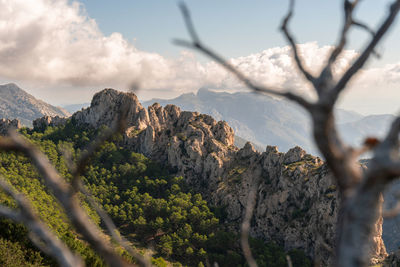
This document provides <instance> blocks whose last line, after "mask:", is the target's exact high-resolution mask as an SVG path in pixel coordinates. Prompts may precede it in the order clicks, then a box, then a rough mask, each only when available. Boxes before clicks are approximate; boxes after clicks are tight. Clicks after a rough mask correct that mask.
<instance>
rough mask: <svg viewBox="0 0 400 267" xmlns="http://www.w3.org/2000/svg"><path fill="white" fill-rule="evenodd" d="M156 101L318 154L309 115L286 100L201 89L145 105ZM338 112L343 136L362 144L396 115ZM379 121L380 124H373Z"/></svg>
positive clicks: (265, 141) (249, 136)
mask: <svg viewBox="0 0 400 267" xmlns="http://www.w3.org/2000/svg"><path fill="white" fill-rule="evenodd" d="M154 102H157V103H160V104H161V105H162V106H165V105H167V104H174V105H177V106H179V107H181V108H182V109H183V110H190V111H197V112H200V113H205V114H208V115H211V116H213V117H215V118H216V119H218V120H222V119H223V120H225V121H227V122H228V123H229V125H230V126H231V127H232V128H233V129H234V130H235V133H236V135H237V136H239V137H241V138H243V139H246V140H248V141H251V142H252V143H254V144H257V145H258V146H263V147H265V146H267V145H276V146H278V147H279V149H280V150H281V151H287V150H289V149H290V148H292V147H294V146H296V145H298V146H301V147H302V148H304V149H305V150H307V151H309V152H310V153H312V154H316V155H318V154H319V152H318V149H317V148H316V147H315V145H314V143H313V142H312V140H313V137H312V134H311V125H310V120H309V117H308V114H307V113H306V112H305V111H304V110H303V109H302V108H301V107H299V106H297V105H296V104H294V103H292V102H288V101H286V100H280V99H276V98H274V97H271V96H267V95H256V94H254V93H247V92H237V93H227V92H215V91H212V90H209V89H206V88H202V89H199V91H198V92H197V94H194V93H187V94H182V95H180V96H178V97H176V98H172V99H151V100H148V101H144V102H143V105H144V106H150V105H151V104H153V103H154ZM335 115H336V119H337V122H338V123H337V124H338V129H339V131H340V133H341V134H342V135H343V139H344V140H345V141H347V142H349V143H350V144H352V145H359V144H361V143H362V140H363V138H365V136H366V134H374V132H379V134H380V135H383V133H384V132H385V131H386V129H387V128H388V127H389V123H390V121H391V119H392V118H393V115H389V114H388V115H384V119H383V122H382V121H381V120H380V118H378V117H377V116H376V115H371V116H363V115H361V114H358V113H356V112H354V111H348V110H343V109H337V110H336V111H335ZM368 117H370V118H372V119H374V118H375V119H374V121H373V122H374V123H371V122H370V123H368V124H367V123H362V120H363V119H365V118H368ZM356 122H359V123H356ZM377 123H379V127H373V126H374V125H377ZM368 129H369V130H368ZM378 137H380V136H378Z"/></svg>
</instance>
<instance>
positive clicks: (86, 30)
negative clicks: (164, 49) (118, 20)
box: [0, 0, 400, 105]
mask: <svg viewBox="0 0 400 267" xmlns="http://www.w3.org/2000/svg"><path fill="white" fill-rule="evenodd" d="M331 49H332V47H331V46H319V45H318V44H317V43H316V42H310V43H305V44H300V45H299V50H300V54H301V55H302V57H303V58H304V59H305V65H306V67H307V68H308V69H310V71H311V72H313V73H318V72H319V71H320V69H321V66H322V65H323V64H324V62H325V61H324V59H325V60H326V58H327V55H328V53H329V51H330V50H331ZM356 55H357V53H356V52H355V51H353V50H346V51H345V52H344V53H343V55H342V56H341V58H340V59H339V61H338V63H337V64H336V65H335V73H336V74H337V73H340V72H342V71H343V70H344V69H346V68H347V67H348V64H349V62H351V60H352V59H353V58H354V57H355V56H356ZM229 61H230V62H231V63H232V64H233V65H235V66H236V67H238V68H239V69H240V70H241V71H242V72H243V73H245V74H246V75H248V76H249V77H251V78H253V79H254V80H255V81H257V82H258V83H260V84H265V85H269V86H274V87H278V88H294V89H295V90H298V91H299V92H302V93H306V94H308V93H309V92H310V91H309V90H308V89H309V85H308V84H307V83H306V82H305V80H304V78H303V77H302V75H300V74H299V72H298V71H297V68H296V67H295V64H294V62H293V59H292V53H291V49H290V48H289V47H288V46H285V47H275V48H270V49H266V50H264V51H262V52H259V53H255V54H251V55H249V56H244V57H239V58H233V59H230V60H229ZM0 80H8V81H13V82H17V83H19V82H21V83H23V84H33V85H34V87H36V88H47V89H46V90H47V91H49V90H50V89H49V88H52V87H53V88H54V87H57V88H60V92H57V93H58V94H60V95H62V93H63V92H61V91H62V90H65V88H89V87H90V88H96V90H99V89H101V88H103V87H114V88H118V89H124V88H127V87H128V86H129V84H131V83H132V82H133V81H140V82H141V87H142V88H144V89H148V90H146V93H145V95H146V97H150V96H151V92H152V91H153V92H155V91H157V94H158V96H162V97H167V96H176V95H177V94H180V93H184V92H190V91H192V92H194V91H196V90H197V89H198V88H200V87H211V88H214V89H221V90H240V89H241V88H243V85H242V84H241V83H240V82H238V80H237V79H235V78H234V77H233V76H232V75H231V74H229V73H227V72H226V71H225V70H224V69H223V68H221V67H220V66H219V65H217V64H216V63H214V62H208V63H200V62H199V61H198V60H197V59H196V57H195V56H194V54H193V53H192V52H188V51H183V52H182V53H181V56H180V57H179V58H177V59H167V58H165V57H163V56H161V55H159V54H156V53H148V52H145V51H140V50H138V49H136V48H135V47H134V45H133V44H131V43H129V42H128V41H127V40H126V39H124V37H123V36H122V35H121V34H120V33H113V34H111V35H109V36H105V35H104V34H103V33H102V32H101V31H100V30H99V28H98V26H97V24H96V22H95V20H93V19H91V18H90V17H89V16H88V15H87V14H86V12H85V10H84V8H83V6H82V5H81V4H79V3H78V2H73V3H71V4H70V3H69V2H68V1H67V0H0ZM399 82H400V64H395V65H388V66H386V67H384V68H374V69H368V70H364V71H363V72H362V73H361V74H360V75H359V76H358V78H357V83H353V84H354V85H353V86H352V87H353V90H354V92H352V93H350V94H349V100H347V101H350V102H351V101H353V102H354V103H356V102H357V101H359V102H360V99H363V98H362V97H363V96H362V95H363V94H365V92H366V91H368V92H372V94H371V95H374V96H376V94H377V92H378V91H379V90H381V89H380V88H386V87H389V91H390V92H392V91H393V94H394V95H395V96H396V95H397V96H398V95H399V93H398V91H399V90H397V89H398V86H397V84H399ZM61 88H64V89H61ZM92 91H93V89H92ZM92 91H91V92H92ZM82 95H84V94H82ZM86 95H88V94H86ZM153 96H154V95H153ZM392 99H393V98H392ZM78 101H81V100H76V101H75V102H78ZM360 103H361V104H365V103H366V102H362V101H361V102H360ZM361 104H360V105H361ZM393 105H394V104H393Z"/></svg>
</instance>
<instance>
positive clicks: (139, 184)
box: [0, 121, 311, 266]
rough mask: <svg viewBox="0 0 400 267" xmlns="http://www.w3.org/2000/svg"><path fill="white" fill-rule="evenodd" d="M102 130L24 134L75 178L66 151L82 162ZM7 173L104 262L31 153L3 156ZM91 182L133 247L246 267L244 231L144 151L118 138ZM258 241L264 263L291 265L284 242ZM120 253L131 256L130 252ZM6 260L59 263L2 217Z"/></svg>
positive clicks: (299, 260) (297, 259)
mask: <svg viewBox="0 0 400 267" xmlns="http://www.w3.org/2000/svg"><path fill="white" fill-rule="evenodd" d="M99 131H101V129H100V130H92V129H85V128H81V127H78V126H76V125H74V123H73V122H71V121H70V122H68V123H67V124H66V125H65V126H62V127H58V128H57V127H48V128H47V129H43V130H41V131H38V130H35V131H34V130H29V129H23V130H21V133H22V134H24V135H25V136H26V137H27V138H29V139H30V140H31V141H33V142H35V143H36V144H37V145H39V146H40V148H41V149H42V150H43V151H44V152H45V153H46V154H47V156H48V157H49V159H50V160H51V162H52V163H53V164H54V165H55V166H56V167H57V169H58V170H59V172H60V173H61V174H62V175H63V176H64V177H65V179H67V180H68V179H70V178H71V174H70V172H69V171H68V168H67V165H66V162H65V159H64V157H63V155H64V154H70V155H71V156H72V159H74V160H75V159H77V158H78V157H79V155H80V153H81V151H82V150H83V149H84V147H85V146H86V145H87V144H88V143H89V142H90V140H93V138H94V137H95V136H96V135H97V134H98V133H99ZM0 174H1V175H3V176H4V177H6V178H7V179H8V180H9V181H10V182H11V183H12V184H13V186H14V187H15V188H17V189H18V190H20V191H21V192H23V193H24V194H26V195H27V196H28V198H29V199H30V200H31V201H32V202H33V203H34V206H35V209H36V211H37V212H38V214H39V215H40V217H41V218H42V219H43V220H44V221H45V222H46V223H48V224H49V225H50V227H51V228H52V229H53V230H54V232H55V233H56V234H57V235H58V236H59V237H60V238H61V239H62V240H64V241H65V242H66V243H67V244H68V245H69V246H70V247H71V248H73V249H74V250H75V251H78V252H79V253H80V254H82V255H83V257H84V259H85V261H86V262H87V265H88V266H102V265H103V262H102V260H101V259H100V258H99V257H98V256H97V255H96V254H95V253H94V252H93V251H92V250H91V248H90V247H88V246H87V245H86V243H84V242H83V241H81V240H80V239H79V238H78V236H77V235H76V234H75V233H74V231H73V229H72V228H71V226H70V225H69V224H68V221H67V219H66V218H65V215H64V213H63V212H62V210H61V208H60V207H59V206H58V205H57V203H56V202H55V201H54V198H53V197H52V196H51V192H48V190H46V189H45V187H44V186H43V185H42V183H41V182H40V180H38V179H37V177H38V174H37V173H36V171H35V169H34V168H33V167H32V166H31V164H30V163H29V161H28V160H27V159H26V158H25V157H24V156H22V155H19V154H14V153H0ZM83 181H84V183H85V184H86V186H87V187H88V189H89V190H90V191H91V192H92V194H93V195H94V196H95V198H96V199H97V201H98V202H99V203H100V204H101V205H102V206H103V208H104V209H105V210H106V211H107V212H108V213H109V214H110V215H111V217H112V218H113V219H114V221H115V222H116V224H117V225H118V227H119V228H120V230H121V232H122V233H123V234H124V235H125V236H126V237H127V238H128V239H129V240H130V241H131V242H132V245H134V246H136V247H139V248H140V247H149V246H152V247H153V248H154V250H155V254H154V255H153V258H154V260H153V262H154V264H156V265H158V266H167V263H166V261H165V260H164V259H166V260H168V261H170V262H173V265H174V266H175V265H176V266H180V265H181V264H183V265H187V266H205V265H206V264H207V263H212V262H214V261H216V262H218V263H219V265H220V266H245V260H244V258H243V256H242V254H241V251H240V246H239V242H238V236H237V235H236V234H233V233H231V232H227V231H226V229H225V228H224V225H223V224H221V223H220V221H222V220H223V219H224V218H223V215H222V214H223V212H217V211H220V209H211V208H210V207H209V206H208V204H207V202H206V201H205V200H203V199H202V196H201V195H200V194H196V193H194V192H191V190H190V189H189V188H187V187H186V186H185V183H184V180H183V178H182V177H175V176H174V175H172V174H171V173H170V172H168V170H166V169H165V168H162V167H161V166H160V165H158V164H156V163H154V162H152V161H151V160H149V159H148V158H146V157H144V156H143V155H141V154H137V153H133V152H131V151H128V150H126V149H124V148H122V147H120V146H119V145H118V138H116V139H115V140H114V142H107V143H105V144H104V145H103V146H102V147H101V149H100V152H98V153H97V155H96V157H95V159H94V160H93V162H92V163H91V165H90V166H89V167H88V168H87V171H86V173H85V176H84V177H83ZM82 202H83V205H84V206H85V207H86V209H87V211H88V212H89V214H90V215H91V217H92V219H93V220H94V221H95V222H96V223H97V224H99V225H101V221H100V218H99V217H98V216H97V214H95V212H93V210H92V209H91V207H89V205H87V204H86V202H85V200H84V199H83V197H82ZM0 203H1V204H7V205H9V206H15V203H14V202H13V201H12V200H11V199H10V198H8V197H7V196H6V195H5V194H4V193H0ZM213 211H214V212H213ZM216 214H217V215H218V216H217V215H216ZM251 246H252V247H253V253H254V254H255V256H256V258H257V261H258V262H259V264H260V266H287V263H286V254H285V253H284V251H283V250H282V249H281V248H280V247H279V246H277V245H276V244H274V243H268V244H265V243H263V242H261V241H259V240H251ZM120 253H121V254H125V253H124V252H123V251H122V250H121V251H120ZM289 254H290V255H291V258H292V261H293V262H294V265H295V266H311V263H310V261H309V260H308V259H307V258H306V257H305V256H304V254H303V253H302V252H300V251H291V252H289ZM126 257H127V258H128V259H129V257H128V256H126ZM0 265H1V266H44V265H50V266H52V265H55V262H54V261H53V260H52V259H49V258H48V257H46V256H45V255H44V254H43V253H41V252H39V251H38V250H37V249H36V248H35V247H34V246H33V245H32V243H31V242H30V241H29V239H28V237H27V230H26V229H25V227H24V226H22V225H18V224H14V223H12V222H10V221H8V220H5V219H2V220H0Z"/></svg>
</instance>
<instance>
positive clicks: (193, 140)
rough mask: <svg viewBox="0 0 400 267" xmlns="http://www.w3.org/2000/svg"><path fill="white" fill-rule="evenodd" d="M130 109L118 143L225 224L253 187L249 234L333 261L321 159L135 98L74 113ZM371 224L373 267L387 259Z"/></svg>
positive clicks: (332, 210)
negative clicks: (194, 195)
mask: <svg viewBox="0 0 400 267" xmlns="http://www.w3.org/2000/svg"><path fill="white" fill-rule="evenodd" d="M124 103H125V104H126V103H128V104H129V105H130V110H129V119H128V129H127V131H126V133H125V137H124V144H125V146H126V147H128V148H130V149H132V150H133V151H135V152H139V153H143V154H145V155H147V156H149V157H150V158H152V159H153V160H156V161H159V162H161V163H163V164H166V165H169V166H170V167H172V168H174V169H176V170H177V172H178V174H181V175H183V176H184V177H185V179H186V181H187V182H188V183H189V184H190V185H191V186H192V188H193V189H194V190H196V191H198V192H202V193H203V196H204V197H205V198H206V199H207V200H208V201H209V202H211V204H212V205H215V206H220V207H224V208H225V210H226V214H227V216H226V218H224V220H225V222H226V223H227V224H229V225H233V226H234V227H236V228H237V229H239V225H240V222H241V221H242V219H243V214H244V211H245V210H244V207H245V206H246V203H247V198H248V195H249V190H250V188H251V185H252V184H254V183H257V184H258V189H257V203H256V207H255V211H254V222H253V224H252V229H251V234H252V235H253V236H257V237H260V238H263V239H265V240H274V241H276V242H278V243H279V244H280V245H282V246H284V248H285V249H288V250H289V249H294V248H297V249H302V250H304V251H305V252H306V253H307V255H309V256H311V257H313V258H314V259H316V260H318V261H320V262H321V263H322V265H324V266H326V265H331V264H332V263H333V258H332V253H331V250H332V249H333V246H334V239H335V229H336V221H337V210H338V203H339V195H338V192H337V190H336V185H335V184H334V182H333V179H332V177H331V175H330V174H329V171H328V169H327V167H326V165H325V164H324V162H323V161H322V160H320V159H319V158H317V157H313V156H311V155H309V154H307V153H306V152H305V151H304V150H303V149H301V148H300V147H294V148H292V149H290V150H289V151H288V152H287V153H281V152H279V151H278V149H277V147H274V146H268V147H267V148H266V150H265V152H263V153H258V152H257V151H255V149H254V147H253V145H252V144H251V143H246V145H245V146H244V147H243V148H242V149H240V150H239V149H238V148H237V147H235V146H234V145H233V143H234V132H233V130H232V128H231V127H229V125H228V124H227V123H226V122H223V121H220V122H217V121H216V120H214V119H213V118H212V117H211V116H208V115H204V114H199V113H197V112H187V111H181V110H180V108H179V107H177V106H174V105H167V106H165V107H162V106H160V105H159V104H157V103H155V104H153V105H151V106H149V107H148V109H145V108H143V107H142V105H141V104H140V103H139V101H138V99H137V97H136V96H135V95H134V94H131V93H122V92H118V91H115V90H112V89H105V90H103V91H101V92H99V93H97V94H96V95H95V97H94V98H93V101H92V105H91V106H90V107H89V108H87V109H85V110H82V111H80V112H77V113H75V114H74V115H73V118H74V119H75V120H76V121H77V122H78V123H83V124H87V125H90V126H92V127H99V126H101V125H107V126H109V127H110V126H112V124H113V123H114V122H115V121H116V119H117V117H118V112H119V110H120V106H121V105H122V104H124ZM381 234H382V220H381V219H380V220H379V221H377V223H376V235H375V237H374V244H373V247H372V248H371V251H373V252H372V255H371V256H372V259H373V260H371V261H372V262H375V261H376V260H378V259H381V258H383V257H384V256H386V251H385V247H384V245H383V241H382V238H381Z"/></svg>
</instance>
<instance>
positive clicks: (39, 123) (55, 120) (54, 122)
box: [33, 116, 67, 129]
mask: <svg viewBox="0 0 400 267" xmlns="http://www.w3.org/2000/svg"><path fill="white" fill-rule="evenodd" d="M66 122H67V118H63V117H59V116H55V117H51V116H44V117H41V118H39V119H36V120H34V121H33V128H35V129H44V128H46V127H47V126H53V127H57V126H60V125H64V124H65V123H66Z"/></svg>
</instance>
